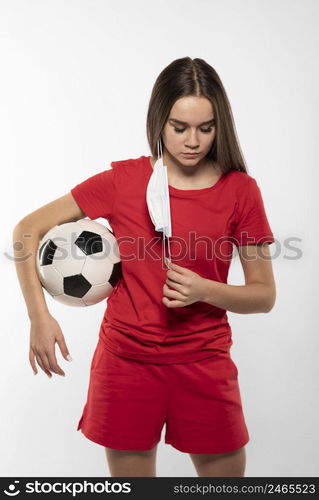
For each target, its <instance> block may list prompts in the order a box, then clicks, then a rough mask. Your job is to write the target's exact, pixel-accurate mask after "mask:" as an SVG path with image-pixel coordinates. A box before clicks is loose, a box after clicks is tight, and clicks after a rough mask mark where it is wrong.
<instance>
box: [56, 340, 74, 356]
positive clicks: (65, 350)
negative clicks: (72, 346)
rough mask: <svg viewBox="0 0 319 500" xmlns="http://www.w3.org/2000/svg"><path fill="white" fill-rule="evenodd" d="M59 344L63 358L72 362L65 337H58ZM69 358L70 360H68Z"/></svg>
mask: <svg viewBox="0 0 319 500" xmlns="http://www.w3.org/2000/svg"><path fill="white" fill-rule="evenodd" d="M56 341H57V343H58V346H59V348H60V351H61V354H62V356H63V357H64V358H65V359H66V360H67V361H70V360H72V357H71V354H70V353H69V349H68V348H67V345H66V343H65V340H64V336H61V337H58V338H57V339H56ZM68 356H69V358H70V359H68Z"/></svg>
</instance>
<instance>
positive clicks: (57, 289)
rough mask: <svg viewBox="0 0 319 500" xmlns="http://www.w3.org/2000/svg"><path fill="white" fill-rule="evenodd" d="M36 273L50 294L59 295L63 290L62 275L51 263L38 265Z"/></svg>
mask: <svg viewBox="0 0 319 500" xmlns="http://www.w3.org/2000/svg"><path fill="white" fill-rule="evenodd" d="M37 269H38V274H39V277H40V281H41V283H42V284H45V288H46V290H47V291H48V292H49V293H50V294H51V295H59V294H61V293H63V292H64V289H63V276H61V274H60V273H59V272H58V271H57V270H56V269H55V267H54V266H53V265H48V266H38V268H37Z"/></svg>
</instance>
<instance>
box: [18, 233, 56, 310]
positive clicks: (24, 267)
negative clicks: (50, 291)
mask: <svg viewBox="0 0 319 500" xmlns="http://www.w3.org/2000/svg"><path fill="white" fill-rule="evenodd" d="M26 235H27V236H26ZM39 240H40V235H39V233H38V232H37V231H35V230H34V229H32V226H30V225H25V224H21V223H19V224H17V225H16V227H15V228H14V230H13V251H14V263H15V267H16V272H17V275H18V279H19V283H20V287H21V290H22V294H23V297H24V300H25V303H26V306H27V310H28V315H29V318H30V319H32V318H34V317H37V316H40V315H42V314H46V313H48V312H49V311H48V307H47V304H46V301H45V297H44V293H43V289H42V285H41V282H40V280H39V278H38V274H37V271H36V260H35V258H36V253H37V249H38V245H39Z"/></svg>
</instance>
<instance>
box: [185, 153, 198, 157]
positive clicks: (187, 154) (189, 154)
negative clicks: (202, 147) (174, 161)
mask: <svg viewBox="0 0 319 500" xmlns="http://www.w3.org/2000/svg"><path fill="white" fill-rule="evenodd" d="M182 154H183V155H186V156H197V155H199V153H182Z"/></svg>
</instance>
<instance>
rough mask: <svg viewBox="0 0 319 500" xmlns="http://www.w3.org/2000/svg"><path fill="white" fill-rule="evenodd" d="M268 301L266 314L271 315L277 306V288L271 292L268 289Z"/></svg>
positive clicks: (273, 288)
mask: <svg viewBox="0 0 319 500" xmlns="http://www.w3.org/2000/svg"><path fill="white" fill-rule="evenodd" d="M267 291H268V294H267V300H265V304H264V305H265V307H264V311H263V312H264V313H269V312H270V311H271V310H272V309H273V308H274V306H275V303H276V288H275V287H272V288H271V289H270V290H269V288H267Z"/></svg>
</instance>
